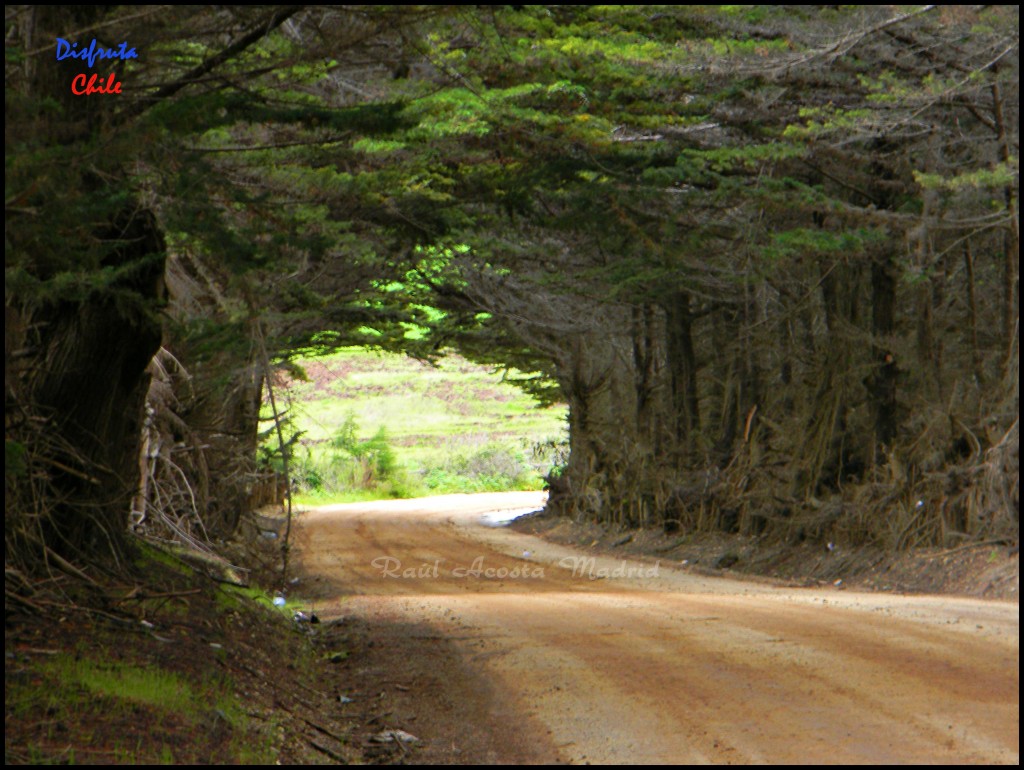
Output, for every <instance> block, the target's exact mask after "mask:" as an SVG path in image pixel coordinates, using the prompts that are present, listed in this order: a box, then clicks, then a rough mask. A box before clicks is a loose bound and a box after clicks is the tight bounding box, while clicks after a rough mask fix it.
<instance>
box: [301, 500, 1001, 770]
mask: <svg viewBox="0 0 1024 770" xmlns="http://www.w3.org/2000/svg"><path fill="white" fill-rule="evenodd" d="M540 501H541V497H540V495H539V494H538V493H510V494H505V495H472V496H469V495H462V496H449V497H438V498H429V499H425V500H404V501H393V502H383V503H371V504H355V505H346V506H331V507H325V508H321V509H317V510H315V511H313V512H309V513H306V514H304V515H303V516H302V517H301V518H300V522H299V526H298V531H297V539H296V544H297V548H298V551H299V559H300V563H301V568H302V570H303V571H304V575H305V577H304V582H303V584H302V586H303V592H304V593H305V594H306V595H308V596H312V597H314V598H315V607H316V610H317V612H318V613H319V614H320V615H321V616H322V617H324V618H326V619H339V618H340V619H344V620H343V623H342V624H340V625H341V626H344V625H345V624H349V626H350V627H354V626H355V625H356V624H366V623H369V624H371V625H373V626H375V627H378V628H379V629H380V630H379V633H380V634H382V635H383V643H381V644H378V645H377V647H376V649H375V650H374V651H373V654H372V655H370V656H369V657H361V660H362V663H361V664H359V665H361V666H362V668H361V669H360V668H355V669H351V670H349V671H348V673H347V676H348V677H349V678H350V679H349V681H350V684H351V686H352V687H353V688H356V689H358V688H359V687H360V684H359V683H360V682H364V683H365V682H368V681H372V680H373V673H374V672H373V671H370V670H368V669H370V668H373V667H377V669H378V673H379V672H380V671H385V670H388V667H389V666H392V667H394V668H391V669H390V670H392V671H394V670H398V671H401V672H403V676H402V681H400V682H394V683H393V684H394V688H391V687H387V688H381V689H382V691H381V693H380V696H378V697H379V698H381V697H383V696H384V695H385V693H384V691H383V690H384V689H387V690H388V697H389V698H390V701H389V702H391V703H392V704H393V705H392V706H390V707H389V708H390V711H389V712H387V713H386V714H385V715H383V717H382V718H381V720H380V723H381V727H382V728H385V727H386V728H393V729H403V730H406V731H407V732H409V733H411V734H414V735H416V736H417V737H418V738H419V739H420V741H421V742H420V743H418V744H407V745H405V744H403V745H401V746H398V749H400V750H401V752H402V759H404V760H405V761H424V762H465V761H485V762H522V761H533V762H537V761H565V762H572V763H586V762H593V763H607V762H625V763H640V762H674V763H680V762H723V763H724V762H770V763H793V762H798V763H821V762H827V763H835V762H871V763H889V762H914V763H916V762H928V763H933V762H934V763H962V762H972V763H993V762H997V763H1014V764H1015V763H1017V762H1018V757H1019V727H1018V721H1019V720H1018V716H1019V606H1018V605H1017V604H1011V603H1008V602H992V601H983V600H972V599H963V598H949V597H929V596H918V597H901V596H893V595H885V594H858V593H854V592H849V591H847V592H839V591H834V590H833V591H829V590H822V589H796V588H779V587H773V586H766V585H763V584H760V583H758V584H754V583H745V582H739V581H733V580H726V579H720V578H710V577H703V576H697V575H693V574H688V573H686V572H681V571H678V570H677V569H675V568H673V567H670V566H668V565H667V564H665V563H660V562H657V561H653V560H646V561H636V562H626V561H621V560H617V559H612V558H608V557H599V558H590V557H588V556H587V555H586V554H584V553H583V552H581V551H576V550H572V549H569V548H566V547H563V546H557V545H552V544H549V543H546V542H544V541H541V540H538V539H537V538H533V537H530V536H528V535H524V534H519V533H515V532H511V531H509V530H506V529H495V528H488V527H484V526H481V525H480V524H479V523H478V522H479V520H480V517H481V515H482V514H483V513H485V512H487V511H493V510H498V509H512V508H529V507H539V504H540ZM396 656H397V657H396ZM365 686H369V685H365ZM373 687H380V683H379V681H374V683H373ZM357 694H358V695H359V696H360V697H363V698H364V699H365V698H368V697H369V695H370V693H367V692H363V693H357ZM395 696H398V697H397V698H396V697H395ZM358 705H359V704H358V701H357V702H356V704H355V706H354V707H358ZM396 745H397V743H396Z"/></svg>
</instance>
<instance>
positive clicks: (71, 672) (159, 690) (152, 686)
mask: <svg viewBox="0 0 1024 770" xmlns="http://www.w3.org/2000/svg"><path fill="white" fill-rule="evenodd" d="M50 666H51V667H52V669H53V673H54V674H55V675H56V676H57V677H58V678H59V680H60V681H61V682H64V683H67V684H72V685H78V686H79V687H82V688H84V689H85V690H87V691H88V692H90V693H92V694H93V695H98V696H104V697H107V698H111V699H114V700H115V701H129V702H131V703H141V704H144V705H147V706H152V707H154V708H158V709H161V710H165V711H171V712H177V713H180V714H184V715H186V716H189V717H194V716H196V715H197V714H198V711H199V701H198V699H197V697H196V695H195V693H194V692H193V691H192V688H191V686H190V685H189V684H188V682H187V681H186V680H185V679H184V678H183V677H181V676H178V675H177V674H175V673H173V672H170V671H164V670H162V669H158V668H141V667H139V666H133V665H130V664H127V663H120V662H118V661H104V662H100V661H97V660H91V659H89V658H83V657H79V658H72V657H69V656H63V655H62V656H58V657H57V658H56V659H55V660H53V661H51V662H50Z"/></svg>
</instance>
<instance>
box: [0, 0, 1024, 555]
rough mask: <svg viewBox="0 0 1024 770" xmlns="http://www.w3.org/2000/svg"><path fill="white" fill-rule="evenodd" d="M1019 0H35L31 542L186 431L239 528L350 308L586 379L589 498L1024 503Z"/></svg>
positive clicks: (10, 210) (976, 509)
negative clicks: (88, 53)
mask: <svg viewBox="0 0 1024 770" xmlns="http://www.w3.org/2000/svg"><path fill="white" fill-rule="evenodd" d="M1018 19H1019V17H1018V10H1017V8H1016V7H1015V6H984V7H975V6H912V7H909V6H908V7H900V6H493V7H491V6H488V7H479V6H445V7H442V6H393V7H374V6H332V7H320V6H258V7H250V6H244V7H243V6H205V7H183V8H177V7H175V8H173V9H172V8H164V7H159V8H158V7H149V6H141V7H127V6H125V7H87V6H65V7H52V8H37V7H32V6H14V7H12V8H11V9H9V12H8V17H7V22H6V24H7V41H8V42H7V48H6V51H7V60H6V71H5V76H6V90H5V107H6V112H7V119H6V123H7V132H6V168H7V173H6V181H5V184H6V200H7V228H6V235H5V237H6V242H5V246H6V249H5V251H6V258H5V303H6V308H7V320H8V329H9V331H8V334H7V345H6V360H7V367H6V368H7V377H6V380H7V410H6V411H7V463H6V484H7V491H8V494H7V499H8V504H7V511H8V514H9V515H8V517H7V518H8V524H7V526H6V535H7V547H8V552H9V553H10V552H12V550H24V548H26V547H27V546H26V543H35V544H37V545H39V544H42V546H43V547H44V548H57V549H58V550H61V549H62V548H64V549H66V548H67V547H68V546H69V545H78V544H80V543H81V541H82V538H85V539H88V540H89V541H90V542H93V543H100V542H101V541H103V540H104V539H105V540H106V541H108V542H109V541H114V540H117V539H118V535H117V534H116V533H117V532H119V531H121V530H123V528H124V522H125V521H126V512H127V511H128V509H129V508H130V509H132V510H133V511H134V512H135V516H136V518H137V519H138V517H145V515H146V509H147V502H146V501H147V500H149V504H153V503H154V500H153V499H152V488H151V487H150V486H148V484H149V483H152V484H154V485H158V483H159V482H160V477H159V474H158V473H157V471H155V470H154V468H155V467H157V466H159V465H160V463H161V462H162V463H163V466H161V467H163V468H164V472H165V473H166V474H169V475H170V476H173V477H174V478H178V477H179V476H180V477H181V478H184V479H185V486H186V487H187V488H188V490H189V492H190V496H187V499H186V497H183V498H182V499H181V500H180V501H179V503H177V504H179V505H184V506H185V507H186V508H188V509H189V510H190V511H191V513H189V511H188V510H187V511H185V513H188V514H189V515H191V516H193V517H195V518H198V519H199V520H205V522H206V523H207V524H208V525H210V526H215V527H219V528H223V529H230V528H231V527H233V526H234V524H235V523H236V522H237V519H238V516H239V515H240V513H241V511H242V509H244V507H245V506H246V504H247V501H248V500H249V499H250V496H251V493H252V489H253V484H254V481H253V480H254V478H256V477H257V476H258V469H257V468H256V466H255V437H256V435H257V432H258V415H259V401H260V398H261V393H262V390H263V386H264V382H265V381H266V379H267V378H268V376H269V374H270V371H271V368H272V364H274V365H281V364H282V363H283V362H285V361H287V359H288V358H289V356H290V354H291V353H290V352H291V351H295V350H309V349H310V348H311V347H312V348H319V349H325V348H328V347H330V346H334V345H352V344H362V345H374V346H381V347H386V348H389V349H393V350H404V351H407V352H409V353H410V354H412V355H417V356H420V357H424V358H431V357H434V356H437V355H440V354H441V353H443V351H444V350H445V349H448V348H455V349H458V350H461V351H462V352H464V353H465V354H467V355H469V356H470V357H473V358H475V359H476V360H479V361H486V362H489V363H495V364H500V365H506V366H514V367H516V368H518V369H520V370H522V371H524V372H526V373H527V375H528V376H527V377H526V378H525V379H524V381H523V384H524V386H525V387H527V388H529V389H531V390H532V391H533V392H535V393H537V394H538V395H540V396H542V397H546V398H562V399H565V400H566V401H567V402H568V403H569V406H570V433H571V450H572V451H571V456H570V460H569V463H568V465H567V466H566V467H565V468H563V469H559V470H558V471H556V472H555V473H554V474H553V475H552V478H551V480H550V485H551V500H550V503H549V504H550V505H551V506H552V507H555V508H557V509H559V510H563V511H566V512H569V513H572V514H575V515H585V516H591V517H596V518H599V519H602V520H605V521H612V522H618V523H623V524H629V525H659V526H665V527H671V528H683V529H686V530H694V529H701V528H705V529H707V528H720V529H725V530H729V531H742V532H747V533H766V532H777V533H781V534H786V535H792V536H796V537H806V536H812V537H813V536H819V535H820V536H824V535H826V534H828V535H829V536H837V535H841V536H845V537H850V538H859V539H874V540H877V541H878V542H881V543H885V544H887V545H891V546H896V547H903V546H908V545H914V544H920V543H936V542H945V541H948V540H949V539H950V538H956V537H962V536H971V535H978V534H981V533H997V534H998V533H1005V532H1006V531H1009V530H1012V531H1014V532H1015V531H1016V527H1017V516H1018V514H1017V491H1016V490H1017V482H1016V478H1017V476H1016V474H1017V470H1016V469H1017V464H1016V463H1017V460H1016V457H1017V430H1018V428H1017V419H1018V415H1019V400H1018V395H1017V371H1018V358H1019V356H1018V350H1019V336H1018V335H1019V329H1018V323H1019V321H1018V319H1019V288H1018V287H1019V278H1018V274H1019V270H1018V254H1019V219H1018V211H1017V200H1018V190H1019V168H1018V166H1019V139H1018V136H1019V135H1018V128H1017V126H1018V122H1019V121H1018V112H1019V109H1018V105H1019V74H1018V57H1019V21H1018ZM58 38H59V39H63V40H66V41H73V42H75V43H76V44H77V46H78V48H79V49H83V50H84V49H86V48H87V47H88V45H89V42H90V41H91V40H93V39H95V40H96V41H97V45H98V46H99V47H100V48H101V49H105V50H108V51H111V52H113V51H116V50H118V46H119V44H121V43H124V44H125V48H127V47H131V48H132V49H134V51H135V52H136V53H137V56H136V57H127V56H125V57H123V58H120V57H117V58H100V59H97V60H95V61H94V62H93V63H92V64H91V65H90V64H89V63H88V62H86V61H85V60H82V59H78V58H67V57H66V58H64V59H60V52H61V48H60V44H59V42H58ZM93 65H94V66H93ZM83 72H95V73H99V74H104V75H106V73H108V72H112V73H113V76H114V78H115V79H116V80H117V81H119V82H121V83H122V88H121V90H120V92H118V93H108V94H94V95H89V96H86V95H78V94H76V93H75V90H74V89H75V88H76V87H77V86H75V82H74V78H75V77H76V76H78V75H79V74H81V73H83ZM113 349H116V351H118V352H117V354H116V355H114V354H113V353H112V352H111V351H112V350H113ZM154 354H156V358H155V359H153V356H154ZM151 359H152V360H153V361H154V362H155V363H150V361H151ZM147 366H148V369H147ZM83 381H88V382H94V383H96V385H95V386H94V387H93V388H91V389H89V388H85V389H83V388H81V383H82V382H83ZM111 382H113V383H116V387H108V385H107V384H108V383H111ZM147 394H148V396H147ZM147 399H148V401H147ZM146 403H148V405H149V406H148V408H147V407H146V406H145V404H146ZM44 425H45V426H46V429H45V430H43V429H42V427H41V426H44ZM53 436H56V437H59V438H60V440H59V441H55V439H54V438H53ZM160 436H169V437H170V439H169V440H168V441H165V442H163V443H161V440H160ZM160 446H162V447H163V449H160V448H159V447H160ZM161 452H162V453H161ZM140 456H141V457H142V461H140ZM147 458H148V459H147ZM215 478H216V479H218V483H217V484H212V483H211V480H212V479H215ZM163 483H165V484H166V483H169V482H167V481H166V479H165V481H164V482H163ZM114 490H116V491H114ZM195 490H200V492H201V494H200V495H198V498H199V503H197V502H196V498H197V496H196V495H195V494H191V493H193V492H194V491H195ZM165 497H166V496H165ZM165 503H166V500H165ZM919 503H920V504H919ZM43 509H45V511H46V514H45V515H44V516H42V518H41V519H39V520H37V519H36V518H33V517H30V516H28V515H27V514H26V513H25V512H26V511H28V510H33V511H36V512H37V513H38V512H39V511H40V510H43ZM98 511H103V513H102V514H100V513H98ZM12 514H13V515H12ZM40 521H45V522H49V523H45V524H41V523H39V522H40ZM179 521H180V519H179ZM78 532H81V533H83V534H82V536H81V537H79V535H78V534H75V533H78ZM62 544H63V545H62ZM96 547H100V546H99V545H96ZM115 550H116V549H115Z"/></svg>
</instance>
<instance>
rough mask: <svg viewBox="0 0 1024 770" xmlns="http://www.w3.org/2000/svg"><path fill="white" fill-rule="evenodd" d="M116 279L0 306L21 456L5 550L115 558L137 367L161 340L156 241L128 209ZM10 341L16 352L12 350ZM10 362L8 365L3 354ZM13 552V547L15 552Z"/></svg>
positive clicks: (8, 508) (138, 407)
mask: <svg viewBox="0 0 1024 770" xmlns="http://www.w3.org/2000/svg"><path fill="white" fill-rule="evenodd" d="M119 231H120V236H121V238H122V239H123V240H124V241H125V242H126V243H127V244H128V245H126V246H124V247H123V248H120V249H118V250H116V251H115V256H114V257H113V258H112V259H111V260H110V264H111V267H129V266H133V269H131V270H130V271H129V272H128V274H127V275H126V277H125V279H124V280H123V281H120V282H118V283H117V284H115V285H114V286H109V287H105V288H104V289H103V290H97V291H94V292H91V293H90V294H89V295H88V296H87V297H85V298H84V299H82V300H81V301H77V302H74V301H68V300H64V301H60V302H56V303H52V304H51V303H46V302H43V303H35V302H32V303H30V302H18V301H17V300H14V301H13V302H10V304H8V306H7V308H6V310H7V320H8V323H9V324H11V322H12V321H13V322H14V324H15V328H16V329H17V330H18V331H17V332H15V333H14V334H11V333H10V330H9V333H8V335H7V337H6V346H5V347H6V350H5V355H6V358H7V361H8V377H7V383H6V385H7V393H6V423H7V425H6V428H7V437H8V442H9V444H10V442H11V441H13V442H14V443H15V444H16V445H18V446H19V447H23V449H24V455H23V457H24V463H23V464H21V466H20V467H19V468H17V469H16V470H17V473H16V474H15V475H14V476H13V477H12V476H10V475H8V478H7V481H8V485H7V489H6V490H5V492H6V494H5V500H6V505H5V514H6V517H5V518H6V525H5V531H6V534H7V543H6V545H7V550H8V557H9V558H12V557H13V558H14V559H15V560H19V559H20V558H21V557H23V556H26V555H28V554H26V552H25V551H24V548H26V547H27V548H28V549H29V553H31V552H33V551H35V550H36V549H37V548H38V547H39V546H45V547H46V548H48V549H51V550H53V551H56V552H58V553H62V554H64V555H65V556H80V555H83V554H87V555H89V556H92V557H100V558H102V557H104V556H111V555H114V556H116V555H117V554H118V553H119V552H120V551H121V550H122V546H123V543H124V540H123V538H124V533H125V531H126V527H127V522H128V511H129V502H130V499H131V496H132V494H133V492H134V490H135V488H136V486H137V483H138V452H139V441H140V435H141V426H142V421H143V401H144V398H145V395H146V390H147V388H148V385H149V374H148V373H147V371H146V367H147V365H148V364H149V361H150V359H151V358H152V356H153V354H154V353H155V352H156V350H157V349H158V347H159V345H160V339H161V327H160V323H159V320H158V317H157V315H156V313H155V312H154V311H155V307H156V304H157V301H158V300H159V299H160V296H161V293H162V291H163V282H162V275H163V261H162V259H157V258H154V257H153V255H154V254H157V255H159V254H161V253H162V251H163V242H162V239H161V236H160V233H159V232H158V231H157V229H156V225H155V223H154V221H153V219H152V217H151V216H149V215H148V214H146V213H144V212H141V213H136V214H134V215H130V216H129V215H126V221H125V222H124V223H123V226H122V227H121V228H119ZM12 348H13V349H12ZM12 361H14V362H15V363H14V364H13V365H12V364H11V362H12ZM12 549H13V550H14V551H15V553H12Z"/></svg>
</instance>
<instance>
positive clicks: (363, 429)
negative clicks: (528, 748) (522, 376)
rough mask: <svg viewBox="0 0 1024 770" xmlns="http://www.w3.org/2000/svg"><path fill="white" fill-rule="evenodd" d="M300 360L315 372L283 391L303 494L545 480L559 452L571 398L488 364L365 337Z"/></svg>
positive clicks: (349, 496)
mask: <svg viewBox="0 0 1024 770" xmlns="http://www.w3.org/2000/svg"><path fill="white" fill-rule="evenodd" d="M299 363H300V365H301V366H303V367H304V369H305V370H306V372H307V374H308V376H309V378H310V380H309V381H307V382H302V381H294V382H292V383H291V384H290V386H289V387H288V388H287V389H285V391H284V395H285V397H286V400H287V401H288V403H289V409H290V415H291V417H292V421H293V430H294V429H297V430H299V431H301V432H302V436H301V438H300V440H299V442H298V444H297V445H296V446H295V447H294V450H293V455H292V477H293V479H294V480H295V482H296V486H297V491H298V495H297V501H298V502H300V503H305V504H323V503H328V502H356V501H362V500H374V499H382V498H388V497H416V496H421V495H431V494H448V493H452V492H492V491H508V490H514V489H540V488H541V487H542V485H543V477H544V475H545V474H546V473H547V472H548V471H550V469H551V467H552V465H554V464H556V463H557V462H559V460H560V451H561V449H560V447H561V445H563V444H564V442H565V436H566V409H565V407H564V406H560V405H556V406H552V407H547V408H538V407H537V403H536V401H535V400H534V399H533V398H532V397H531V396H530V395H528V394H526V393H524V392H523V391H522V390H520V389H519V388H517V387H515V386H514V385H512V384H510V383H507V382H503V381H502V376H501V374H500V373H498V372H494V371H493V370H492V369H490V368H488V367H482V366H477V365H475V364H472V363H470V362H468V361H466V360H464V359H462V358H459V357H457V356H451V357H449V358H446V359H445V360H444V361H442V363H441V365H440V367H438V368H435V367H432V366H430V365H427V364H423V363H420V362H418V361H415V360H413V359H410V358H407V357H405V356H400V355H394V354H385V353H376V352H369V351H365V350H356V349H346V350H342V351H339V352H337V353H335V354H333V355H330V356H326V357H323V358H318V359H308V360H305V361H301V362H299ZM265 414H266V410H265ZM276 441H277V440H276V437H273V436H272V437H270V438H269V439H268V440H267V442H266V443H265V446H266V447H267V448H268V449H270V450H273V449H274V448H275V447H276Z"/></svg>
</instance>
